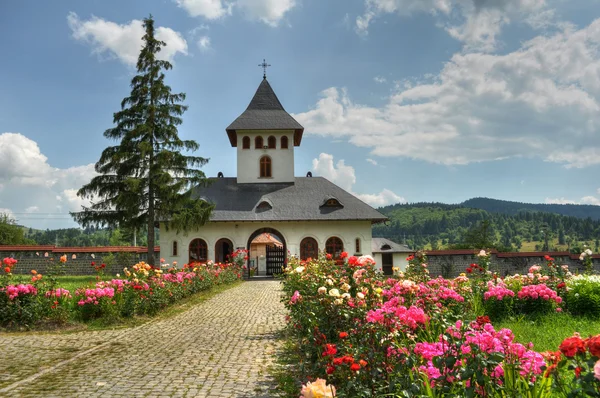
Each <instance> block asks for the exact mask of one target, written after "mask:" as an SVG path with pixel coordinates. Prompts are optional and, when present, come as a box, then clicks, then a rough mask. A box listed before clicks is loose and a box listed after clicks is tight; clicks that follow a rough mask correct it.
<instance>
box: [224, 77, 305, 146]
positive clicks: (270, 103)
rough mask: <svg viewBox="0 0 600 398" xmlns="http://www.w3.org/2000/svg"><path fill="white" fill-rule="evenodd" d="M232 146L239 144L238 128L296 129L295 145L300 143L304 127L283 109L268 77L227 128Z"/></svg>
mask: <svg viewBox="0 0 600 398" xmlns="http://www.w3.org/2000/svg"><path fill="white" fill-rule="evenodd" d="M225 130H226V131H227V135H228V136H229V142H231V146H233V147H235V146H237V136H236V134H235V131H236V130H294V145H295V146H298V145H300V141H301V140H302V133H303V132H304V127H302V126H301V125H300V123H298V122H297V121H296V120H295V119H294V118H293V117H292V116H290V114H289V113H287V112H286V111H285V109H283V105H281V102H279V99H278V98H277V95H275V92H274V91H273V88H271V85H270V84H269V82H268V81H267V79H263V81H262V82H261V83H260V86H258V89H257V90H256V94H254V97H253V98H252V101H250V105H248V108H246V110H245V111H244V113H242V114H241V115H240V116H238V118H237V119H235V120H234V121H233V123H231V124H230V125H229V127H227V129H225Z"/></svg>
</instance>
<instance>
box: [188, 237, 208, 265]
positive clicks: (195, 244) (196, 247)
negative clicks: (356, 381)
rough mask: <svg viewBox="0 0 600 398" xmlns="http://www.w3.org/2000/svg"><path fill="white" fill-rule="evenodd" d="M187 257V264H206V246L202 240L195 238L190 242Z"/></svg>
mask: <svg viewBox="0 0 600 398" xmlns="http://www.w3.org/2000/svg"><path fill="white" fill-rule="evenodd" d="M189 255H190V256H189V261H188V264H192V263H203V262H206V260H207V259H208V245H207V244H206V242H205V241H204V239H200V238H197V239H194V240H192V241H191V242H190V246H189Z"/></svg>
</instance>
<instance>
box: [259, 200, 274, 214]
mask: <svg viewBox="0 0 600 398" xmlns="http://www.w3.org/2000/svg"><path fill="white" fill-rule="evenodd" d="M271 209H273V204H272V203H271V201H270V200H268V199H261V201H260V202H258V204H257V205H256V207H255V208H254V211H255V212H257V213H262V212H264V211H269V210H271Z"/></svg>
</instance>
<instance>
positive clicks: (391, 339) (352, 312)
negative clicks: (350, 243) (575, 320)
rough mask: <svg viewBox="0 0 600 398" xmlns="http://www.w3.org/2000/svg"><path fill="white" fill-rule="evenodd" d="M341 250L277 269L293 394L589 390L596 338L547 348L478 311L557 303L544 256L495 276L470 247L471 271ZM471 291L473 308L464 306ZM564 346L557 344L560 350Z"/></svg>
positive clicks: (560, 278)
mask: <svg viewBox="0 0 600 398" xmlns="http://www.w3.org/2000/svg"><path fill="white" fill-rule="evenodd" d="M342 257H346V258H347V260H346V261H345V262H343V263H340V262H336V261H333V260H331V259H328V258H327V257H326V256H325V255H323V254H321V255H320V256H319V258H318V259H309V260H307V261H300V260H298V259H296V258H292V259H291V260H290V261H289V263H288V266H287V267H286V269H285V274H284V279H283V290H284V297H283V299H282V301H283V303H284V304H285V306H286V307H287V309H288V311H289V316H288V318H287V319H288V337H289V339H290V342H291V343H292V346H293V347H294V358H296V359H297V361H295V363H294V366H293V367H292V368H293V369H294V372H295V373H294V376H295V377H296V379H297V380H298V382H299V384H298V386H300V383H308V384H304V388H303V389H302V393H301V394H302V396H325V395H310V394H313V391H317V390H318V391H321V390H323V391H328V392H327V393H328V394H332V393H334V394H337V395H335V396H339V397H372V396H401V397H423V396H427V397H442V396H467V397H469V396H471V397H474V396H489V397H491V396H497V397H513V396H514V397H519V396H531V397H534V396H535V397H550V396H564V397H567V396H579V395H576V394H575V395H573V394H572V391H586V393H587V394H592V393H593V394H597V395H593V394H592V396H600V365H597V364H598V362H597V361H598V358H597V357H595V356H594V354H598V353H599V352H600V335H599V336H597V337H596V338H594V339H591V340H589V343H588V342H587V341H588V340H585V341H586V343H585V344H583V347H584V348H583V349H579V351H578V348H576V349H575V351H576V355H573V356H568V355H566V354H563V353H562V352H560V351H559V352H558V353H554V354H553V356H549V354H546V353H545V354H544V355H542V354H541V353H538V352H536V351H534V349H533V348H534V347H533V346H532V344H520V343H518V342H516V341H515V338H514V335H513V333H512V332H511V331H510V330H508V329H501V330H496V329H495V328H494V326H493V325H492V323H491V319H490V316H491V318H492V319H494V318H497V317H503V316H508V315H511V314H513V313H530V312H536V311H538V312H544V313H545V312H547V311H552V310H555V309H556V308H560V307H558V306H559V305H562V304H563V303H562V296H561V294H564V292H565V291H566V287H565V286H561V283H564V280H565V279H564V278H568V277H569V276H568V275H567V272H568V271H566V270H565V269H564V268H562V267H558V266H556V265H554V261H553V259H552V260H548V259H546V260H547V262H548V263H551V264H547V265H546V267H547V270H546V271H543V267H540V268H539V269H538V268H534V269H532V270H531V272H530V275H525V276H513V277H510V278H505V279H502V278H499V277H498V275H494V274H493V273H492V272H489V261H488V260H489V258H488V256H487V253H481V256H480V263H482V264H483V265H481V266H480V267H481V268H482V271H481V272H478V273H477V276H476V277H475V278H468V277H467V276H466V275H461V276H459V277H457V278H454V279H444V278H441V277H439V278H435V279H432V278H431V277H430V275H429V273H428V272H426V270H427V264H426V263H425V262H424V257H423V256H421V255H419V257H410V258H409V261H410V262H411V267H410V268H409V269H408V270H407V272H405V273H399V274H398V275H397V276H396V277H394V278H388V277H386V276H384V275H383V274H382V273H381V272H379V271H377V270H376V269H375V267H374V265H375V264H374V262H373V261H372V259H370V258H356V257H347V255H346V253H343V255H342ZM478 270H479V268H478ZM472 273H473V271H472ZM479 296H480V297H479ZM477 297H479V299H480V300H481V301H482V302H483V303H484V305H483V306H482V307H477V305H474V304H473V303H474V302H476V300H475V298H477ZM488 315H489V316H488ZM582 341H583V340H582ZM569 344H570V345H569ZM572 346H573V344H572V343H570V342H567V343H565V347H563V348H564V350H565V352H567V353H570V352H571V351H569V349H571V348H567V347H572ZM561 347H562V346H561ZM576 347H579V346H576ZM587 347H591V348H587ZM582 350H583V351H582ZM549 358H550V359H549ZM554 364H556V366H555V367H553V366H554ZM596 368H598V370H597V369H596ZM565 372H573V373H572V374H571V375H568V374H567V375H566V374H565ZM596 374H599V375H598V377H596ZM573 377H574V379H573ZM315 380H318V383H317V382H315ZM570 380H574V381H573V383H574V384H573V383H571V384H569V383H570ZM325 383H327V384H325ZM325 385H327V386H328V387H327V388H328V389H327V390H325V387H324V386H325ZM313 386H319V387H313ZM298 388H299V387H298ZM569 389H571V390H569ZM296 391H300V390H296ZM556 391H571V392H568V393H565V394H564V395H553V394H555V392H556ZM322 394H324V392H322ZM569 394H571V395H569ZM296 396H297V395H296Z"/></svg>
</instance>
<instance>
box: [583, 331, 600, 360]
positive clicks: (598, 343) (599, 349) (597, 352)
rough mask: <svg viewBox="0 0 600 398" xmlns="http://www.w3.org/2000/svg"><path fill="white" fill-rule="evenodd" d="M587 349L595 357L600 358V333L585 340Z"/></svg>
mask: <svg viewBox="0 0 600 398" xmlns="http://www.w3.org/2000/svg"><path fill="white" fill-rule="evenodd" d="M585 345H586V346H587V349H588V350H589V351H590V354H592V355H593V356H595V357H598V358H600V334H599V335H597V336H594V337H590V338H589V339H587V340H586V341H585Z"/></svg>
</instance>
